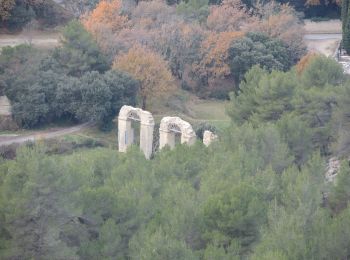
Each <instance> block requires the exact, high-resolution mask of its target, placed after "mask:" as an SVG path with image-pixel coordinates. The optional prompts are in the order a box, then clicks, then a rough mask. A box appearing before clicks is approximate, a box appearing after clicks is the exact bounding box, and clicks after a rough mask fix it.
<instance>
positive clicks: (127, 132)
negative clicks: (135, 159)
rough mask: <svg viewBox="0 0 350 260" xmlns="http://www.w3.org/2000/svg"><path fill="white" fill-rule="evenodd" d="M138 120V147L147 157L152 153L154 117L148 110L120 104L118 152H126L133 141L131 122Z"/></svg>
mask: <svg viewBox="0 0 350 260" xmlns="http://www.w3.org/2000/svg"><path fill="white" fill-rule="evenodd" d="M132 121H137V122H140V125H141V127H140V149H141V151H143V153H144V154H145V157H146V158H147V159H149V158H150V157H151V155H152V146H153V129H154V119H153V116H152V114H151V113H150V112H148V111H145V110H142V109H141V108H135V107H132V106H122V108H121V109H120V111H119V115H118V147H119V152H126V150H127V149H128V147H129V146H130V145H131V144H133V143H134V129H133V128H132V127H131V122H132Z"/></svg>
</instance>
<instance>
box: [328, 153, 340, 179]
mask: <svg viewBox="0 0 350 260" xmlns="http://www.w3.org/2000/svg"><path fill="white" fill-rule="evenodd" d="M339 169H340V161H339V160H338V159H337V158H336V157H332V158H330V159H329V161H328V164H327V171H326V180H327V181H331V182H332V181H334V179H335V177H336V176H337V174H338V171H339Z"/></svg>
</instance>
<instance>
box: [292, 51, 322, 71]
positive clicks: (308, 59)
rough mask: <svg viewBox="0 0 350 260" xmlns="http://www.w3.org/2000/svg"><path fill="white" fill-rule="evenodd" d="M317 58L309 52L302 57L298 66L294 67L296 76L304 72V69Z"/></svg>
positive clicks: (315, 54)
mask: <svg viewBox="0 0 350 260" xmlns="http://www.w3.org/2000/svg"><path fill="white" fill-rule="evenodd" d="M318 56H319V55H318V54H317V53H315V52H309V53H308V54H306V55H305V56H303V57H302V58H301V59H300V61H299V62H298V64H297V65H296V70H297V72H298V74H301V73H302V72H303V71H304V70H305V68H307V66H308V65H309V64H310V62H311V61H312V60H313V59H315V58H316V57H318Z"/></svg>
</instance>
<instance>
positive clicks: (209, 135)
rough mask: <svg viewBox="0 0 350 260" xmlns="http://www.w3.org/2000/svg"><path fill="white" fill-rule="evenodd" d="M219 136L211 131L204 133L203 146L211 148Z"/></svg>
mask: <svg viewBox="0 0 350 260" xmlns="http://www.w3.org/2000/svg"><path fill="white" fill-rule="evenodd" d="M217 139H218V136H217V135H216V134H214V133H213V132H211V131H208V130H205V131H204V133H203V144H204V145H205V146H209V145H210V144H211V143H212V142H213V141H215V140H217Z"/></svg>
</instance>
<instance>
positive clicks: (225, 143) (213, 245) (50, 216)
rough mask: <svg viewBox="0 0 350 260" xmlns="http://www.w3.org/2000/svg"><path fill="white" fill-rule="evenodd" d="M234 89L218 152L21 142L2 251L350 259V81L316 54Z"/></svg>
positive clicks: (8, 191)
mask: <svg viewBox="0 0 350 260" xmlns="http://www.w3.org/2000/svg"><path fill="white" fill-rule="evenodd" d="M240 89H241V91H240V93H239V95H234V94H232V95H231V101H230V106H229V108H228V112H229V115H230V117H231V118H232V124H231V126H230V127H229V128H227V129H226V130H225V131H222V132H221V133H220V140H219V141H218V142H216V143H214V144H213V145H212V146H210V147H209V148H207V147H205V146H204V145H203V144H201V143H200V142H198V143H197V144H196V145H195V146H192V147H187V146H186V145H178V146H176V148H175V149H174V150H168V149H166V150H163V151H162V152H159V153H156V154H155V156H154V158H153V159H152V160H146V159H145V158H144V156H143V154H141V153H140V152H139V151H138V148H137V147H135V148H133V149H131V150H130V151H129V152H128V153H126V154H120V153H118V152H117V151H116V150H114V149H108V148H96V149H92V150H81V151H76V152H75V153H73V154H71V155H48V154H47V153H46V148H45V145H44V144H41V145H40V144H39V145H37V146H34V147H23V148H21V149H19V150H18V151H17V156H16V158H15V159H14V160H8V161H2V162H1V164H0V166H1V167H0V168H1V170H0V185H1V186H0V187H1V188H0V190H1V193H0V194H1V196H0V219H1V223H2V225H1V232H0V241H1V243H0V245H1V246H0V255H1V258H2V259H242V258H243V259H247V258H248V259H346V258H348V257H349V256H350V239H349V238H350V229H349V226H350V225H349V219H350V211H349V208H348V201H349V200H350V195H349V191H348V190H349V185H350V184H349V181H350V169H349V165H348V162H346V161H344V163H343V164H342V166H341V170H340V172H339V173H338V175H337V177H336V181H335V182H328V181H326V179H325V175H324V174H325V169H326V168H325V167H326V165H325V161H326V158H327V156H329V155H330V154H333V155H337V156H339V157H340V158H344V159H346V158H347V156H348V154H349V151H348V149H349V147H348V143H349V135H348V131H349V128H348V126H349V116H348V104H349V102H350V84H349V81H348V80H347V79H346V78H344V77H343V74H342V68H341V67H340V66H339V65H338V64H337V63H336V62H335V61H333V60H331V59H328V58H324V57H322V56H321V57H317V56H316V57H309V58H308V59H307V60H306V61H303V63H301V64H299V65H298V67H297V68H295V69H292V70H290V71H288V72H280V71H272V72H268V71H266V70H263V69H261V68H259V67H253V68H252V69H251V70H250V71H249V72H248V73H247V74H246V76H245V80H244V81H243V82H242V83H241V85H240Z"/></svg>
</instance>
